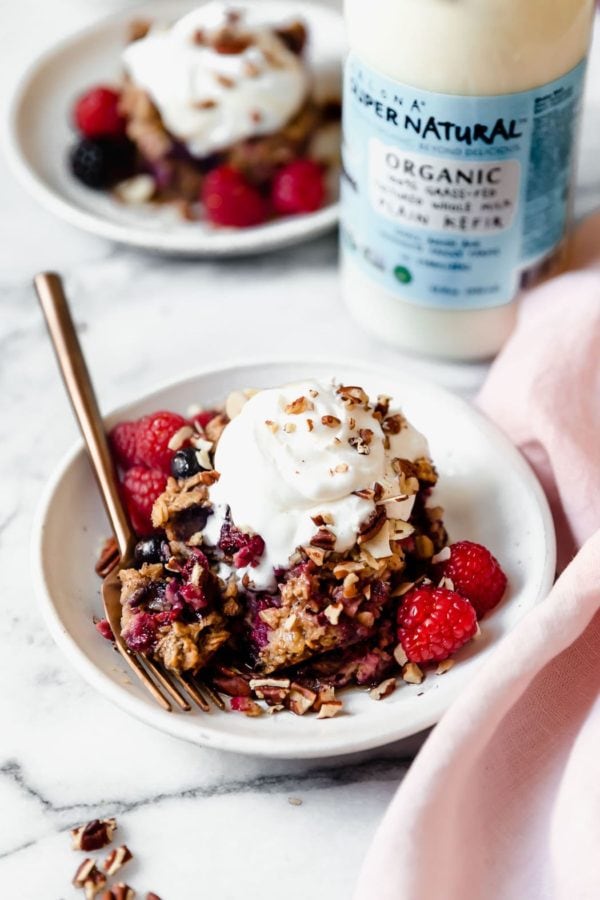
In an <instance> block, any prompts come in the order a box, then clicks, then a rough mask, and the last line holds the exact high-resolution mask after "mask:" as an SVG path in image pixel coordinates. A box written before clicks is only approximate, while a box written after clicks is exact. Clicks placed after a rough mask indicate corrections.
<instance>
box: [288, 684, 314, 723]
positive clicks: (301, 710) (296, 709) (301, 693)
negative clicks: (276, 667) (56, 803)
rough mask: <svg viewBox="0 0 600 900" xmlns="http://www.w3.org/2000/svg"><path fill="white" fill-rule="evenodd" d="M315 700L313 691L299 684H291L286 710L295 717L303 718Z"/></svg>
mask: <svg viewBox="0 0 600 900" xmlns="http://www.w3.org/2000/svg"><path fill="white" fill-rule="evenodd" d="M316 699H317V695H316V693H315V691H311V690H309V688H306V687H303V686H302V685H301V684H297V683H296V682H295V681H294V682H292V686H291V689H290V694H289V697H288V701H287V702H288V708H289V709H290V710H291V711H292V712H293V713H295V714H296V715H297V716H303V715H304V714H305V713H306V712H308V710H309V709H310V708H311V706H312V705H313V704H314V702H315V700H316Z"/></svg>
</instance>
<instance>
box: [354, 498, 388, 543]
mask: <svg viewBox="0 0 600 900" xmlns="http://www.w3.org/2000/svg"><path fill="white" fill-rule="evenodd" d="M386 521H387V516H386V513H385V509H382V508H381V507H379V506H378V507H376V508H375V509H374V510H373V512H372V513H371V515H370V516H369V518H368V519H367V520H366V521H365V522H363V523H362V525H361V526H360V528H359V530H358V543H359V544H364V543H366V542H367V541H370V540H371V538H374V537H375V535H376V534H377V533H378V532H379V531H380V530H381V528H383V524H384V522H386Z"/></svg>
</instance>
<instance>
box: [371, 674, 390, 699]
mask: <svg viewBox="0 0 600 900" xmlns="http://www.w3.org/2000/svg"><path fill="white" fill-rule="evenodd" d="M395 690H396V679H395V678H386V679H385V681H382V682H381V684H378V685H377V687H374V688H371V690H370V691H369V697H370V698H371V700H383V699H384V698H385V697H389V696H390V694H393V693H394V691H395Z"/></svg>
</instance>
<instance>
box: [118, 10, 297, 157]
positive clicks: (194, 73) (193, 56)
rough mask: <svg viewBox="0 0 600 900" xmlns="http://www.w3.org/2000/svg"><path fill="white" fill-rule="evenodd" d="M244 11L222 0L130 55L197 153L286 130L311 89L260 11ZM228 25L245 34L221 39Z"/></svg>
mask: <svg viewBox="0 0 600 900" xmlns="http://www.w3.org/2000/svg"><path fill="white" fill-rule="evenodd" d="M237 13H238V8H237V7H236V10H235V13H234V12H232V8H231V7H229V6H228V4H227V3H222V2H218V0H214V2H211V3H207V4H206V5H205V6H202V7H200V8H198V9H196V10H194V11H193V12H190V13H188V14H187V15H185V16H184V17H183V18H182V19H179V21H177V22H176V23H175V24H174V25H172V26H171V27H170V28H167V29H165V28H157V27H154V28H152V29H151V30H150V32H149V33H148V34H147V35H146V36H145V37H144V38H141V39H140V40H137V41H134V42H133V43H132V44H130V45H129V46H128V47H127V48H126V49H125V50H124V52H123V57H122V61H123V64H124V67H125V70H126V72H127V74H128V76H129V78H130V79H131V81H132V82H133V83H134V84H135V85H136V86H138V87H140V88H142V89H143V90H144V91H146V93H147V94H148V95H149V96H150V98H151V100H152V102H153V103H154V104H155V106H156V107H157V109H158V111H159V113H160V115H161V117H162V120H163V123H164V125H165V127H166V128H167V129H168V131H169V132H170V133H171V134H172V135H174V136H175V137H176V138H178V139H179V140H180V141H182V142H183V143H184V144H185V145H186V146H187V148H188V150H189V151H190V153H191V154H193V155H194V156H197V157H204V156H208V155H209V154H211V153H214V152H216V151H219V150H223V149H225V148H227V147H229V146H231V145H232V144H234V143H236V142H237V141H240V140H243V139H246V138H250V137H256V136H259V135H263V134H270V133H272V132H276V131H278V130H280V129H281V128H283V126H284V125H286V124H287V123H288V122H289V121H290V119H291V118H292V117H293V116H294V115H295V114H296V113H297V112H298V110H299V109H300V107H301V106H302V104H303V103H304V101H305V99H306V97H307V94H308V89H309V85H308V76H307V73H306V70H305V67H304V66H303V64H302V61H301V60H300V59H299V58H298V56H296V55H295V54H294V53H292V52H291V51H290V50H289V49H288V48H287V47H286V46H285V44H284V43H283V41H282V40H281V39H280V38H279V37H278V36H277V35H276V34H275V32H274V31H273V28H272V27H270V26H269V24H268V23H265V22H264V21H262V20H261V15H260V11H259V9H256V8H255V7H253V8H252V11H250V10H247V11H244V10H243V8H242V12H241V13H240V14H239V18H238V16H237ZM224 28H226V29H227V33H228V34H229V35H233V36H235V37H236V38H237V39H239V40H237V42H236V43H237V46H236V43H233V44H232V43H231V41H230V42H229V46H226V45H225V44H224V43H223V42H222V43H221V44H220V42H219V35H221V34H223V29H224ZM219 49H221V52H219ZM225 49H226V50H227V52H223V51H224V50H225ZM233 51H235V52H233Z"/></svg>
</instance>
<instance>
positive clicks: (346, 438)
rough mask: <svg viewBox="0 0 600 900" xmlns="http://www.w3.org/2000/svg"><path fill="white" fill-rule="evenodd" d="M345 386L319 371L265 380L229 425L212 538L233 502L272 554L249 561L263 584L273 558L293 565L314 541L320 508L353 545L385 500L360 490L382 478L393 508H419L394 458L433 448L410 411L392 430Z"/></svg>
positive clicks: (218, 463) (262, 586)
mask: <svg viewBox="0 0 600 900" xmlns="http://www.w3.org/2000/svg"><path fill="white" fill-rule="evenodd" d="M340 390H341V392H340ZM350 390H356V389H350ZM344 396H345V395H344V391H343V389H340V388H339V386H337V385H335V384H333V383H328V384H326V383H321V382H318V381H306V382H302V383H298V384H291V385H287V386H285V387H282V388H274V389H270V390H263V391H260V392H259V393H257V394H255V395H254V396H253V397H251V399H249V400H248V402H247V403H246V404H245V405H244V406H243V407H242V409H241V411H240V412H239V414H238V415H237V416H236V417H235V418H234V419H232V421H231V422H230V423H229V424H228V425H227V427H226V428H225V430H224V431H223V434H222V435H221V438H220V440H219V443H218V445H217V450H216V454H215V468H216V470H217V471H218V472H219V473H220V478H219V481H217V482H216V483H215V484H214V485H213V486H212V487H211V489H210V499H211V502H212V503H213V510H214V511H213V515H211V516H210V517H209V519H208V523H207V526H206V529H205V531H204V538H205V540H206V542H207V543H208V544H216V543H217V542H218V540H219V535H220V530H221V527H222V525H223V522H224V521H225V518H226V515H227V511H228V509H229V510H230V512H231V518H232V521H233V523H234V524H235V525H236V526H237V527H238V528H241V529H242V530H244V531H249V532H254V533H257V534H259V535H260V536H261V537H262V538H263V540H264V541H265V551H264V553H263V556H262V558H261V560H260V562H259V564H258V565H257V566H256V567H250V566H249V567H247V568H246V569H245V570H244V571H245V572H246V573H247V574H248V576H249V578H250V580H251V582H252V583H253V585H254V587H255V589H257V590H269V589H272V588H273V587H274V584H275V581H274V576H273V568H274V567H285V568H287V567H288V565H289V558H290V556H291V555H292V554H293V553H294V551H295V550H296V549H297V548H298V547H300V546H307V545H309V544H310V541H311V539H312V538H314V536H315V534H316V533H317V531H318V530H319V526H318V525H317V524H315V521H314V519H315V518H316V519H317V522H319V521H323V522H324V523H325V527H326V528H327V530H329V531H330V532H332V533H333V535H334V536H335V545H334V547H333V548H332V549H334V550H336V551H338V552H340V553H343V552H345V551H347V550H349V549H350V548H351V547H352V546H353V545H354V544H355V543H356V540H357V536H358V533H359V529H360V527H361V525H363V523H365V522H366V521H367V519H368V518H369V517H370V516H371V515H372V513H373V512H374V510H375V506H376V503H375V499H374V498H373V497H369V496H358V495H357V494H356V493H355V492H356V491H364V490H366V491H371V493H372V489H373V487H374V485H375V484H379V485H381V488H382V490H383V498H379V499H380V501H381V500H382V499H383V501H384V502H385V503H386V505H387V503H392V504H394V508H393V510H392V509H390V510H389V512H388V514H389V515H390V517H392V514H393V517H396V518H399V519H408V518H409V516H410V512H411V510H412V505H413V502H414V496H409V497H401V496H399V490H398V474H397V472H395V471H394V468H393V463H392V460H394V459H395V458H400V459H408V460H411V461H412V460H415V459H418V458H420V457H428V456H429V449H428V446H427V441H426V440H425V438H424V437H423V435H422V434H420V433H419V432H418V431H417V430H416V429H415V428H413V427H412V426H411V425H410V424H409V423H408V422H406V420H405V419H402V427H401V429H400V430H399V432H398V433H397V434H387V435H386V434H385V433H384V431H383V429H382V425H381V422H380V421H378V419H377V418H375V417H374V415H373V411H374V410H373V406H371V405H369V406H368V408H366V407H367V404H366V403H365V402H348V400H347V399H346V401H345V400H344ZM346 397H347V395H346ZM244 571H242V570H238V574H239V575H240V576H242V575H243V574H244Z"/></svg>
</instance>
